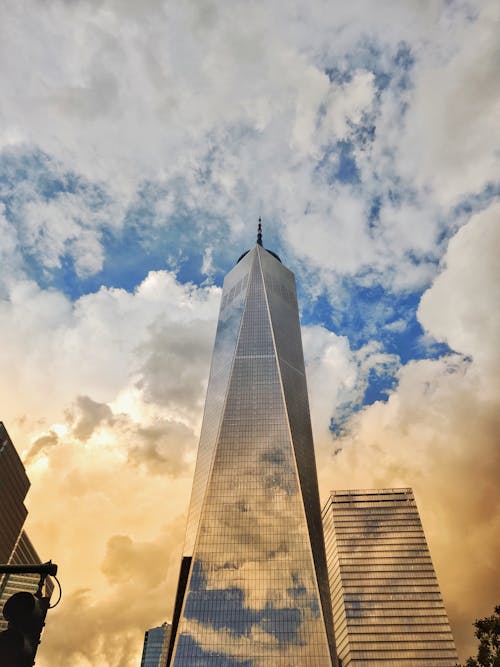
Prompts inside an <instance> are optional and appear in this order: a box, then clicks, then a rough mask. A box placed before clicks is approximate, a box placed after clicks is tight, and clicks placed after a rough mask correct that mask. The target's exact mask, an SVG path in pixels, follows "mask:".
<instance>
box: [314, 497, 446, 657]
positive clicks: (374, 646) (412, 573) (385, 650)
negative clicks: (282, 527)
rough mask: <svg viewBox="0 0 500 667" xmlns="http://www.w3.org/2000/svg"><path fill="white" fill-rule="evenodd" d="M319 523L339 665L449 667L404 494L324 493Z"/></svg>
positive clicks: (419, 534)
mask: <svg viewBox="0 0 500 667" xmlns="http://www.w3.org/2000/svg"><path fill="white" fill-rule="evenodd" d="M323 522H324V529H325V544H326V553H327V562H328V571H329V576H330V590H331V595H332V607H333V614H334V625H335V640H336V646H337V652H338V656H339V661H340V662H341V665H342V667H456V665H457V663H458V659H457V653H456V649H455V644H454V641H453V637H452V634H451V629H450V625H449V621H448V617H447V614H446V610H445V607H444V603H443V599H442V597H441V593H440V590H439V586H438V583H437V579H436V575H435V572H434V567H433V564H432V560H431V557H430V553H429V549H428V546H427V542H426V539H425V535H424V532H423V529H422V524H421V522H420V516H419V513H418V509H417V506H416V503H415V498H414V495H413V492H412V490H411V489H408V488H405V489H375V490H347V491H332V493H331V495H330V497H329V499H328V501H327V503H326V505H325V506H324V509H323Z"/></svg>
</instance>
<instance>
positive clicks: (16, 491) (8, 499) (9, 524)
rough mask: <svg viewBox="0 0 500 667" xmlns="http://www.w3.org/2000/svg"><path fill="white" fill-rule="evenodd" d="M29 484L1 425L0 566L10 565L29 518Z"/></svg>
mask: <svg viewBox="0 0 500 667" xmlns="http://www.w3.org/2000/svg"><path fill="white" fill-rule="evenodd" d="M29 488H30V482H29V479H28V476H27V475H26V471H25V470H24V466H23V463H22V461H21V459H20V458H19V454H18V453H17V451H16V448H15V447H14V445H13V443H12V440H11V439H10V437H9V434H8V433H7V430H6V428H5V426H4V425H3V423H2V422H0V563H7V562H8V561H9V559H10V557H11V554H12V552H13V551H14V547H15V546H16V543H17V540H18V539H19V535H20V534H21V530H22V528H23V525H24V521H25V519H26V516H27V514H28V510H27V509H26V507H25V505H24V499H25V497H26V494H27V493H28V489H29Z"/></svg>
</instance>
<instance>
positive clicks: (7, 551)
mask: <svg viewBox="0 0 500 667" xmlns="http://www.w3.org/2000/svg"><path fill="white" fill-rule="evenodd" d="M29 487H30V482H29V479H28V476H27V475H26V471H25V469H24V465H23V463H22V461H21V459H20V457H19V454H18V453H17V451H16V448H15V447H14V444H13V443H12V440H11V439H10V437H9V434H8V433H7V430H6V428H5V426H4V425H3V423H2V422H0V563H1V564H10V565H31V564H40V563H41V560H40V558H39V556H38V554H37V552H36V549H35V548H34V546H33V544H32V543H31V540H30V539H29V537H28V535H27V534H26V532H25V531H24V530H23V525H24V521H25V519H26V516H27V514H28V511H27V509H26V507H25V505H24V499H25V497H26V494H27V492H28V489H29ZM39 580H40V577H39V576H38V575H33V574H8V575H0V632H2V631H3V630H5V629H6V628H7V622H6V621H5V620H4V618H3V615H2V610H3V606H4V604H5V602H6V601H7V600H8V599H9V597H10V596H11V595H13V594H14V593H17V592H20V591H28V592H30V593H35V592H36V590H37V589H38V583H39ZM53 587H54V586H53V583H52V581H51V580H50V578H49V579H47V580H46V583H45V595H47V596H48V597H49V598H50V596H51V594H52V590H53Z"/></svg>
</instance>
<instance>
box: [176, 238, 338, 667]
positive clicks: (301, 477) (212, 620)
mask: <svg viewBox="0 0 500 667" xmlns="http://www.w3.org/2000/svg"><path fill="white" fill-rule="evenodd" d="M170 657H171V659H170V664H171V665H173V666H174V667H187V666H189V667H193V666H195V665H200V666H201V665H203V667H212V666H213V667H238V666H240V667H267V666H269V667H290V666H292V665H293V666H296V667H299V666H300V667H331V666H332V665H336V664H337V663H336V657H335V648H334V639H333V622H332V613H331V603H330V594H329V588H328V574H327V569H326V557H325V550H324V542H323V532H322V522H321V509H320V504H319V495H318V484H317V475H316V463H315V457H314V449H313V442H312V433H311V424H310V416H309V405H308V395H307V386H306V377H305V371H304V359H303V353H302V342H301V333H300V323H299V313H298V305H297V296H296V288H295V279H294V275H293V273H292V272H291V271H290V270H289V269H287V268H286V267H285V266H283V264H282V263H281V261H280V259H279V258H278V257H277V255H275V254H274V253H272V252H270V251H268V250H265V249H264V247H262V236H261V230H260V226H259V236H258V239H257V244H256V245H255V246H254V247H253V248H252V249H251V250H250V251H248V252H246V253H245V254H244V255H242V257H241V258H240V259H239V260H238V263H237V265H236V266H235V267H234V268H233V269H232V271H230V273H229V274H228V275H227V276H226V278H225V280H224V287H223V292H222V302H221V307H220V314H219V322H218V328H217V334H216V339H215V346H214V352H213V357H212V366H211V371H210V379H209V385H208V390H207V397H206V404H205V413H204V418H203V426H202V432H201V437H200V444H199V451H198V459H197V464H196V470H195V476H194V483H193V491H192V496H191V504H190V509H189V516H188V524H187V531H186V540H185V547H184V557H183V561H182V567H181V574H180V580H179V587H178V593H177V599H176V607H175V612H174V619H173V641H172V642H171V650H170Z"/></svg>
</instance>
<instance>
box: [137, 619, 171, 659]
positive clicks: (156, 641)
mask: <svg viewBox="0 0 500 667" xmlns="http://www.w3.org/2000/svg"><path fill="white" fill-rule="evenodd" d="M171 628H172V626H171V625H169V624H168V623H164V624H163V625H160V626H159V627H157V628H151V629H150V630H146V633H145V635H144V647H143V650H142V659H141V667H164V666H165V660H166V653H165V646H166V645H167V644H168V641H169V638H170V630H171Z"/></svg>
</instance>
